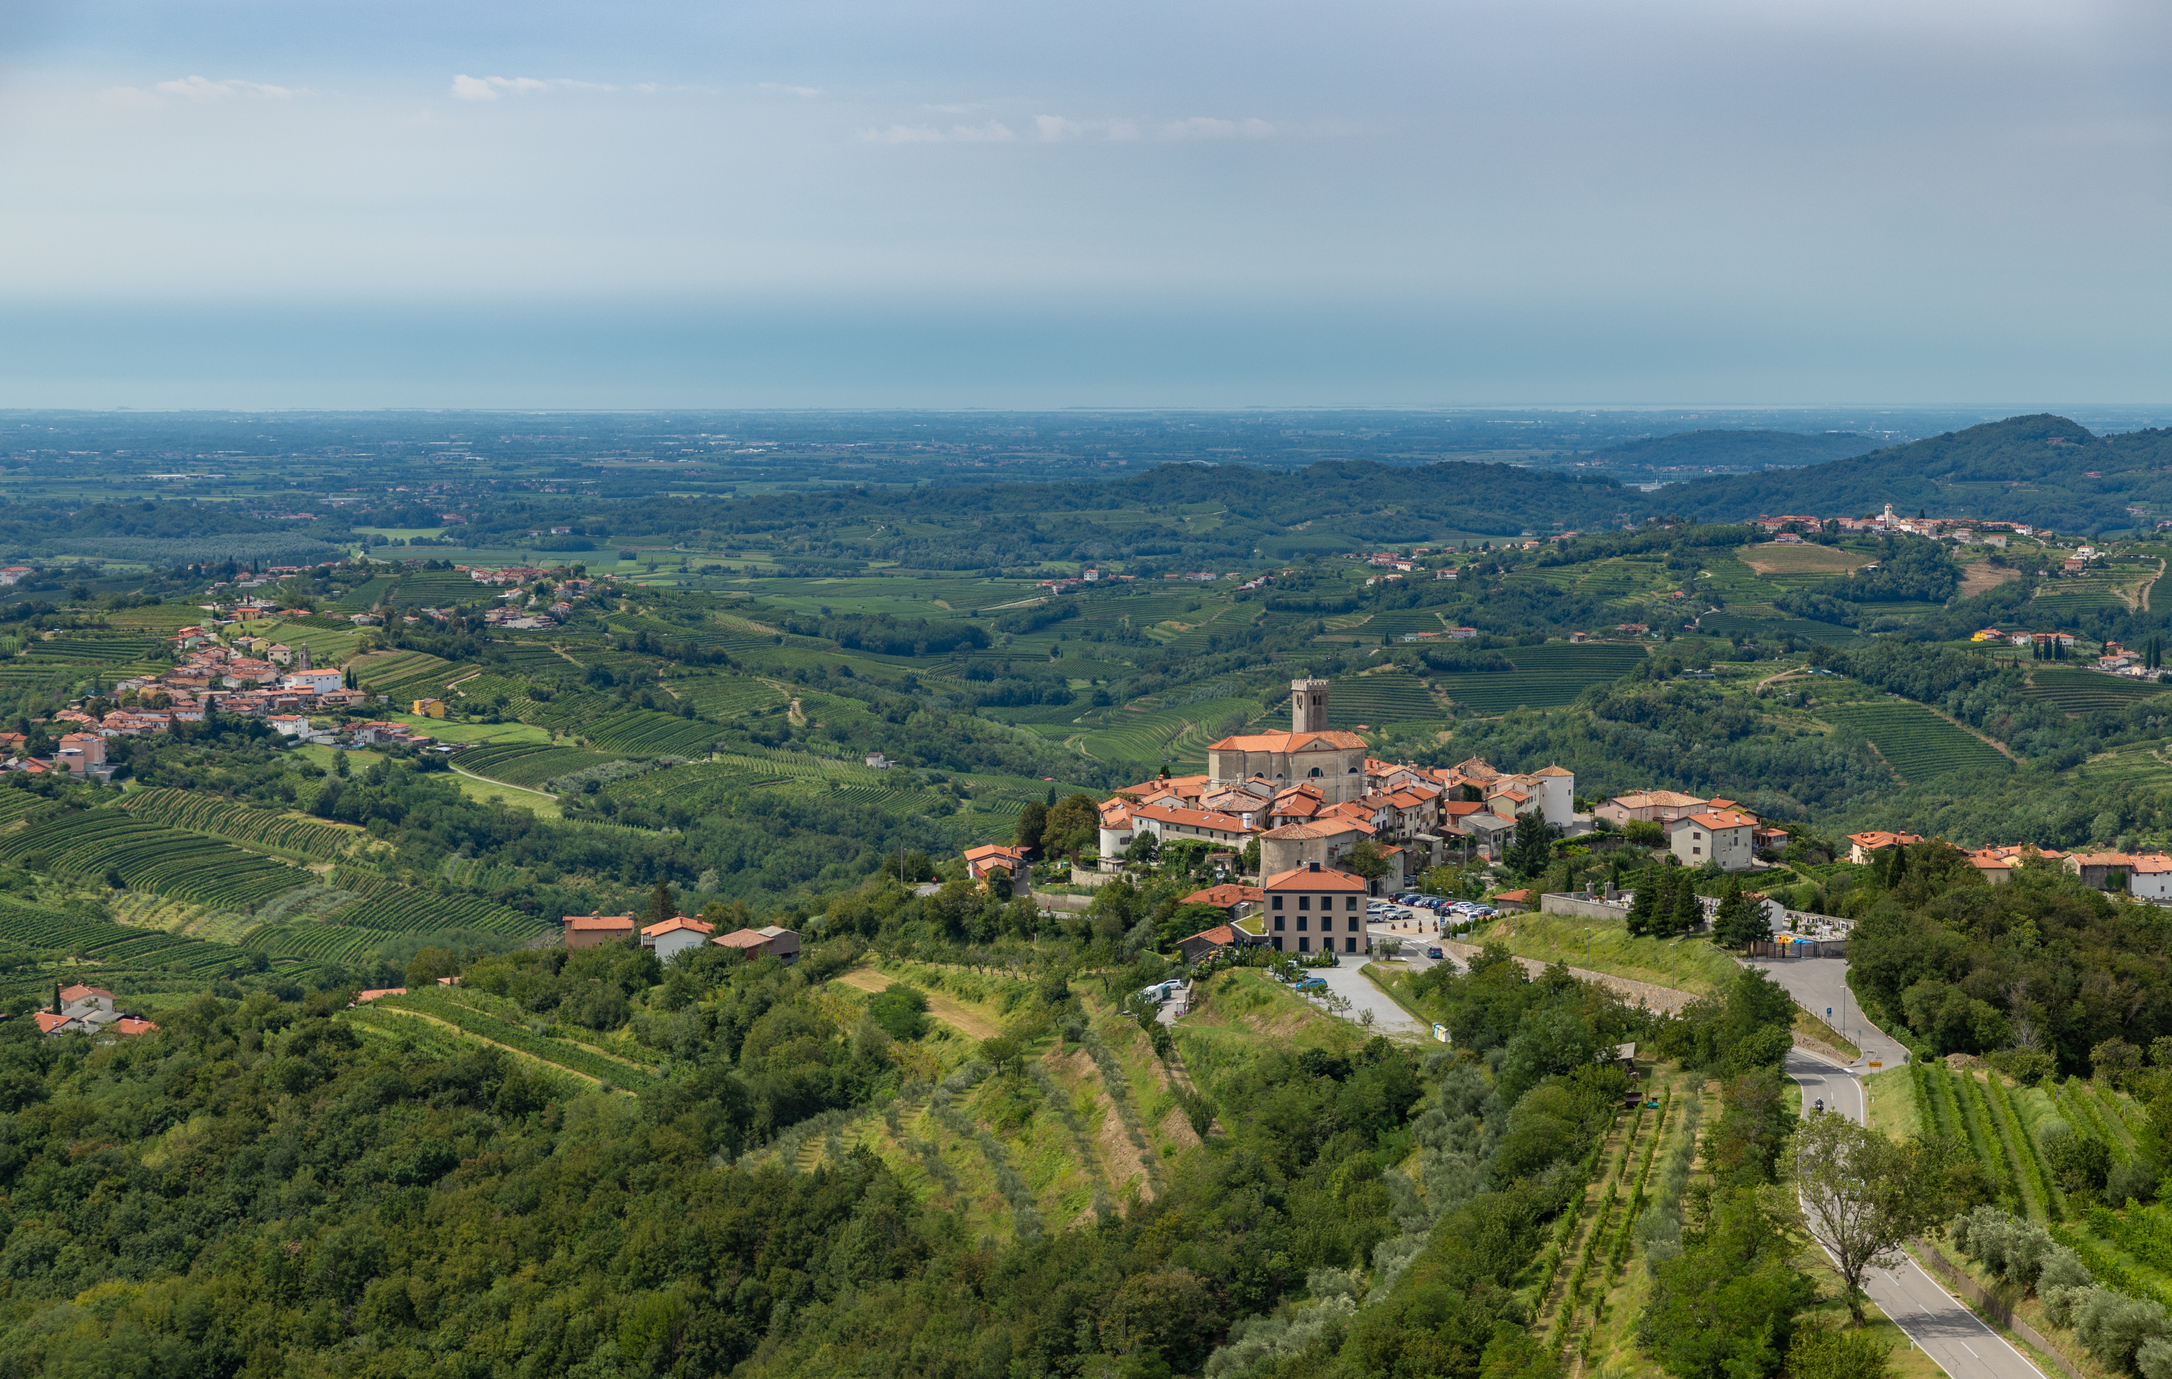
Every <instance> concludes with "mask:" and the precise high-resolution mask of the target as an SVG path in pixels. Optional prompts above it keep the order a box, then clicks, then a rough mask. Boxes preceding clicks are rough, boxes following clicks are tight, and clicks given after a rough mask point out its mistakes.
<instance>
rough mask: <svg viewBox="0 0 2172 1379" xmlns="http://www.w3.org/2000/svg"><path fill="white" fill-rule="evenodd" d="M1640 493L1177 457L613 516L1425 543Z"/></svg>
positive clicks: (1528, 524) (1561, 481) (1549, 519)
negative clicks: (1091, 520)
mask: <svg viewBox="0 0 2172 1379" xmlns="http://www.w3.org/2000/svg"><path fill="white" fill-rule="evenodd" d="M1642 498H1643V496H1642V495H1641V494H1639V493H1637V492H1636V491H1634V490H1632V489H1628V488H1624V487H1623V486H1621V485H1620V484H1617V483H1615V482H1614V481H1612V480H1610V479H1603V478H1597V477H1591V476H1585V475H1576V474H1563V473H1558V472H1550V471H1540V470H1532V469H1524V468H1520V467H1518V466H1515V465H1507V464H1473V463H1469V462H1464V461H1445V462H1442V463H1439V464H1429V465H1419V466H1415V467H1411V466H1402V465H1383V464H1378V463H1375V462H1373V461H1370V460H1351V461H1330V462H1326V463H1321V464H1315V465H1310V466H1308V467H1306V468H1304V469H1297V470H1287V471H1280V472H1277V471H1271V470H1260V469H1254V468H1250V467H1247V466H1241V465H1195V464H1168V465H1161V466H1158V467H1157V468H1154V469H1152V470H1149V471H1147V472H1146V473H1144V474H1139V475H1136V476H1133V477H1131V478H1126V479H1118V480H1115V481H1113V482H1080V483H1064V484H988V485H985V486H982V487H977V488H969V487H956V488H929V489H919V490H915V491H912V492H898V491H895V490H888V489H868V490H864V491H853V490H844V491H839V492H836V493H832V494H824V495H820V496H814V495H809V494H805V493H789V494H776V495H771V496H763V497H755V498H745V499H738V500H724V499H719V500H713V501H710V502H695V503H690V502H687V501H684V500H680V499H673V500H670V501H664V500H656V501H653V502H646V503H642V504H639V505H633V506H629V507H628V508H626V509H622V510H621V511H619V512H618V513H615V514H614V515H613V517H612V522H613V529H614V530H616V531H619V532H621V533H625V532H629V531H637V530H643V529H646V528H647V527H650V526H653V528H654V529H655V530H657V531H671V532H684V531H686V530H687V529H688V528H689V527H704V528H713V529H715V530H718V531H761V530H770V529H780V528H789V527H795V526H800V525H803V524H805V523H808V522H810V521H814V522H821V521H846V522H849V521H852V520H854V519H856V518H867V517H874V518H878V519H880V520H885V521H911V520H915V519H923V520H930V519H932V520H945V519H951V518H957V517H961V516H973V515H976V514H986V515H989V516H992V517H1016V518H1019V519H1022V520H1024V521H1026V522H1029V523H1030V522H1031V521H1032V520H1033V519H1034V518H1035V517H1037V516H1038V517H1039V518H1040V519H1041V521H1043V522H1044V523H1053V524H1055V525H1058V526H1062V527H1064V528H1066V529H1070V528H1073V527H1075V523H1073V522H1071V521H1069V520H1068V519H1066V517H1065V514H1069V513H1094V512H1107V511H1110V510H1117V509H1137V510H1145V511H1166V510H1169V509H1172V508H1179V507H1185V506H1190V505H1194V504H1217V505H1220V506H1221V507H1222V508H1224V509H1225V512H1224V513H1223V514H1222V516H1221V523H1220V525H1221V527H1223V528H1225V529H1231V530H1232V532H1233V533H1234V532H1245V533H1251V534H1256V535H1261V536H1267V535H1280V534H1283V533H1287V532H1291V531H1294V530H1297V529H1299V528H1303V529H1305V530H1308V531H1310V532H1312V533H1313V534H1314V535H1315V537H1317V536H1323V535H1342V536H1347V537H1350V538H1353V539H1355V540H1358V541H1363V542H1397V541H1422V540H1425V539H1426V538H1428V537H1430V536H1432V535H1434V534H1435V533H1437V532H1438V531H1440V530H1441V529H1443V528H1451V529H1454V530H1458V531H1468V532H1484V533H1489V534H1497V535H1502V536H1513V535H1515V534H1516V533H1518V532H1520V531H1523V530H1525V529H1527V528H1528V529H1531V530H1535V531H1548V530H1551V529H1552V527H1553V525H1554V524H1557V523H1558V524H1561V525H1563V526H1568V527H1585V528H1589V527H1594V526H1607V525H1619V521H1618V519H1619V518H1621V517H1624V516H1629V515H1632V514H1633V513H1634V512H1635V510H1636V509H1638V508H1639V507H1645V508H1648V507H1649V506H1650V504H1649V503H1648V502H1644V501H1642ZM1329 544H1331V545H1336V546H1340V545H1343V544H1347V543H1344V542H1334V543H1329Z"/></svg>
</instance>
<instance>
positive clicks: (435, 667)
mask: <svg viewBox="0 0 2172 1379" xmlns="http://www.w3.org/2000/svg"><path fill="white" fill-rule="evenodd" d="M461 669H462V667H460V666H457V665H455V664H453V663H452V662H451V661H447V660H443V659H441V658H439V657H436V656H432V655H430V654H429V653H428V652H426V651H394V652H389V653H386V654H384V655H382V656H368V657H365V658H363V660H362V661H360V662H359V663H358V664H357V665H356V666H355V681H356V683H357V684H359V685H361V686H362V688H364V689H366V690H369V691H370V692H371V693H373V694H391V695H393V696H394V697H395V698H397V697H400V693H399V692H400V691H402V690H405V689H410V688H414V687H417V686H434V687H436V688H439V689H442V688H444V684H445V682H446V681H447V680H450V679H452V678H453V677H454V676H455V675H457V674H459V673H460V671H461Z"/></svg>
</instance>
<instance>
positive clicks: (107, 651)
mask: <svg viewBox="0 0 2172 1379" xmlns="http://www.w3.org/2000/svg"><path fill="white" fill-rule="evenodd" d="M159 646H160V643H158V642H157V641H154V640H152V639H150V638H138V637H98V638H89V637H55V638H53V639H52V640H51V641H45V642H32V643H30V644H29V645H28V646H26V647H24V648H23V654H24V655H25V656H27V657H29V658H30V659H31V660H34V661H67V662H71V663H76V664H88V665H104V666H119V665H128V664H130V663H132V662H135V661H140V660H143V659H144V658H145V657H147V656H150V655H151V654H152V653H154V652H156V651H157V650H158V649H159Z"/></svg>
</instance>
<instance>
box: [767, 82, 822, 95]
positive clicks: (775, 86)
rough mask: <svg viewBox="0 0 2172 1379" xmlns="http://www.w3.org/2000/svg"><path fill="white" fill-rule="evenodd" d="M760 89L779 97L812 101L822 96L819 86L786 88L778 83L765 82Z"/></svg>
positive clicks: (781, 83)
mask: <svg viewBox="0 0 2172 1379" xmlns="http://www.w3.org/2000/svg"><path fill="white" fill-rule="evenodd" d="M760 89H761V90H764V91H775V92H777V93H778V94H779V95H785V96H799V97H802V98H805V99H812V98H813V97H816V96H819V95H821V94H822V88H821V87H819V86H787V85H785V84H784V83H783V82H778V81H765V82H763V83H762V84H761V87H760Z"/></svg>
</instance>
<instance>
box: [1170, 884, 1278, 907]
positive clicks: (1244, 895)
mask: <svg viewBox="0 0 2172 1379" xmlns="http://www.w3.org/2000/svg"><path fill="white" fill-rule="evenodd" d="M1265 898H1266V896H1265V895H1264V894H1263V893H1262V892H1261V891H1260V888H1259V887H1257V886H1240V885H1238V884H1236V883H1235V882H1234V881H1225V882H1223V883H1222V884H1221V885H1219V886H1209V887H1207V888H1206V889H1205V890H1203V891H1193V892H1192V893H1191V894H1190V895H1187V896H1185V897H1184V899H1183V901H1182V902H1181V903H1182V904H1185V905H1219V906H1221V907H1222V908H1223V909H1225V910H1226V909H1228V908H1229V907H1230V906H1232V905H1242V904H1244V903H1245V902H1246V901H1250V902H1251V903H1253V904H1255V905H1256V904H1258V903H1259V902H1260V901H1261V900H1264V899H1265Z"/></svg>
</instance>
